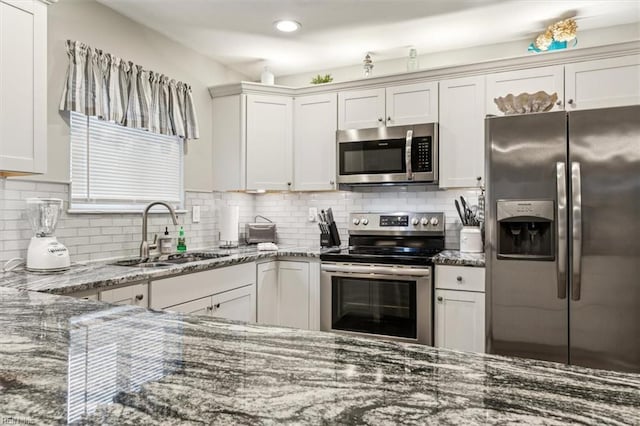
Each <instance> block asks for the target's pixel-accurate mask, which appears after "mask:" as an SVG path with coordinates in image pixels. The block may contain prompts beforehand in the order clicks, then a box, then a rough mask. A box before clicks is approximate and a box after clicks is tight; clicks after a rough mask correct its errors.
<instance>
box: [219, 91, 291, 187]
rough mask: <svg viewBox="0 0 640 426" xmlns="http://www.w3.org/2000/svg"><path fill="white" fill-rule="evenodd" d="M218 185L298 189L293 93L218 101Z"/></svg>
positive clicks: (231, 97) (249, 96)
mask: <svg viewBox="0 0 640 426" xmlns="http://www.w3.org/2000/svg"><path fill="white" fill-rule="evenodd" d="M213 185H214V189H215V190H218V191H236V190H247V189H248V190H260V189H264V190H277V191H281V190H287V189H292V185H293V99H292V98H291V97H290V96H277V95H254V94H239V95H230V96H221V97H216V98H214V99H213Z"/></svg>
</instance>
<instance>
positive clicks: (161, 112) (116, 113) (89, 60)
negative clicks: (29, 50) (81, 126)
mask: <svg viewBox="0 0 640 426" xmlns="http://www.w3.org/2000/svg"><path fill="white" fill-rule="evenodd" d="M67 54H68V56H69V68H68V69H67V79H66V81H65V85H64V91H63V92H62V99H61V100H60V109H61V110H63V111H74V112H79V113H82V114H84V115H87V116H94V117H98V118H101V119H103V120H107V121H113V122H115V123H118V124H121V125H123V126H127V127H133V128H136V129H144V130H148V131H150V132H153V133H160V134H163V135H171V136H179V137H181V138H183V139H198V138H199V130H198V119H197V117H196V111H195V108H194V106H193V97H192V93H191V87H190V86H189V85H188V84H185V83H183V82H180V81H175V80H172V79H169V77H167V76H166V75H163V74H159V73H157V72H153V71H149V70H145V69H143V68H142V67H141V66H139V65H136V64H134V63H132V62H127V61H124V60H122V59H120V58H118V57H115V56H113V55H110V54H108V53H104V52H102V51H101V50H98V49H94V48H92V47H89V46H87V45H86V44H84V43H81V42H79V41H71V40H67Z"/></svg>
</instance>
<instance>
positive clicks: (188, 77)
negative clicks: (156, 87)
mask: <svg viewBox="0 0 640 426" xmlns="http://www.w3.org/2000/svg"><path fill="white" fill-rule="evenodd" d="M67 39H71V40H79V41H82V42H85V43H87V44H89V45H90V46H92V47H96V48H99V49H102V50H104V51H105V52H109V53H112V54H114V55H117V56H120V57H122V58H124V59H127V60H130V61H133V62H135V63H137V64H140V65H142V66H144V67H146V68H149V69H152V70H154V71H157V72H161V73H163V74H166V75H168V76H170V77H172V78H175V79H177V80H182V81H184V82H186V83H189V84H190V85H191V87H192V89H193V97H194V101H195V106H196V111H197V113H198V119H199V123H200V139H199V140H197V141H193V142H190V143H189V147H188V148H189V150H188V155H187V156H186V159H185V187H186V189H189V190H209V191H210V190H212V188H213V184H212V179H213V178H212V165H211V146H212V144H211V140H212V123H211V98H210V96H209V93H208V91H207V87H209V86H213V85H216V84H225V83H231V82H234V81H240V80H243V79H247V77H246V76H244V75H242V74H239V73H237V72H235V71H232V70H230V69H229V68H227V67H225V66H223V65H221V64H220V63H218V62H216V61H213V60H211V59H209V58H207V57H205V56H204V55H201V54H199V53H197V52H195V51H193V50H191V49H189V48H187V47H185V46H183V45H181V44H178V43H177V42H175V41H173V40H170V39H169V38H167V37H165V36H163V35H161V34H160V33H158V32H156V31H154V30H151V29H149V28H147V27H144V26H142V25H140V24H138V23H136V22H134V21H132V20H130V19H129V18H127V17H125V16H123V15H120V14H119V13H117V12H115V11H113V10H111V9H109V8H107V7H105V6H103V5H101V4H99V3H97V2H95V1H94V0H60V1H59V2H58V3H55V4H53V5H51V6H49V8H48V57H47V59H48V65H47V68H48V70H47V78H48V93H47V95H48V101H47V115H48V135H47V136H48V147H49V149H48V162H47V163H48V171H47V173H46V174H45V175H42V176H35V177H33V179H35V180H41V181H58V182H68V181H69V128H68V125H67V123H66V122H65V120H64V119H63V118H62V116H61V114H60V113H59V111H58V105H59V102H60V95H61V93H62V88H63V85H64V80H65V75H66V70H67V64H68V59H67V53H66V47H65V41H66V40H67Z"/></svg>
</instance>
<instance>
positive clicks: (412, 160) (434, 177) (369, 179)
mask: <svg viewBox="0 0 640 426" xmlns="http://www.w3.org/2000/svg"><path fill="white" fill-rule="evenodd" d="M337 142H338V183H339V184H343V185H356V184H416V183H437V182H438V124H437V123H429V124H417V125H413V126H394V127H377V128H373V129H351V130H339V131H338V132H337Z"/></svg>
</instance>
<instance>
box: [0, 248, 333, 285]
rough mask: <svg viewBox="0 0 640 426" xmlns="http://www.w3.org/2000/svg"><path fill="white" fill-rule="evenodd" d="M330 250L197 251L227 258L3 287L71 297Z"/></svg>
mask: <svg viewBox="0 0 640 426" xmlns="http://www.w3.org/2000/svg"><path fill="white" fill-rule="evenodd" d="M324 250H326V249H321V248H320V247H317V248H303V247H282V248H279V249H278V250H276V251H258V250H257V248H256V247H255V246H252V247H240V248H236V249H210V250H197V251H194V253H196V252H197V253H203V252H205V253H218V254H224V255H226V256H225V257H221V258H217V259H207V260H201V261H197V262H189V263H183V264H176V265H172V266H170V267H162V268H137V267H127V266H115V265H110V264H108V263H105V262H92V263H84V264H80V263H79V264H73V265H71V269H70V270H68V271H66V272H63V273H56V274H38V273H30V272H27V271H25V270H17V271H14V272H4V273H1V274H0V287H7V288H15V289H21V290H31V291H42V292H47V293H52V294H70V293H75V292H79V291H85V290H92V289H99V288H107V287H111V286H116V285H120V284H126V283H133V282H137V281H145V280H149V279H158V278H162V277H166V276H170V275H176V274H181V273H190V272H200V271H206V270H208V269H214V268H221V267H225V266H231V265H235V264H239V263H246V262H253V261H255V260H259V259H268V258H276V257H311V258H319V257H320V254H321V253H322V252H323V251H324Z"/></svg>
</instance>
